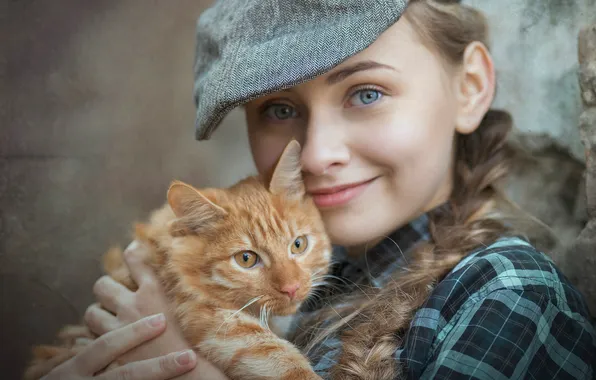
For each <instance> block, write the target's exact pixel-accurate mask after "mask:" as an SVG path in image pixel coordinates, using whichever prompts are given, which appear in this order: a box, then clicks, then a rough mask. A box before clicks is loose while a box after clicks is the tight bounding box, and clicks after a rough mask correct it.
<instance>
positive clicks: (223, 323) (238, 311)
mask: <svg viewBox="0 0 596 380" xmlns="http://www.w3.org/2000/svg"><path fill="white" fill-rule="evenodd" d="M261 298H263V296H262V295H261V296H258V297H255V298H253V299H251V300H250V301H248V302H247V303H246V305H244V306H242V307H241V308H240V309H238V310H237V311H235V312H234V313H233V314H232V315H230V316H229V317H227V318H226V319H224V321H223V322H222V324H221V325H220V326H219V327H218V328H217V330H216V331H215V336H217V333H219V330H221V328H222V327H223V325H225V324H226V323H228V322H229V321H230V320H231V319H232V318H234V317H235V316H236V315H237V314H238V313H240V312H241V311H242V310H244V309H246V308H247V307H249V306H250V305H252V304H253V303H255V302H257V301H258V300H260V299H261Z"/></svg>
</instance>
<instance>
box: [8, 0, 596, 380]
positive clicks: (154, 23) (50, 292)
mask: <svg viewBox="0 0 596 380" xmlns="http://www.w3.org/2000/svg"><path fill="white" fill-rule="evenodd" d="M208 2H209V1H197V0H179V1H177V2H176V6H172V5H171V4H170V3H169V2H147V1H145V0H127V1H124V2H123V1H116V0H104V1H101V2H81V1H75V0H61V1H60V2H59V6H57V5H56V2H42V1H31V0H27V1H11V2H6V4H5V6H4V9H6V12H5V10H4V9H3V10H2V12H0V14H4V13H5V14H8V15H9V17H7V18H6V20H3V22H1V23H0V36H3V37H6V36H10V37H9V38H4V39H0V43H2V44H3V46H1V48H2V57H1V58H2V59H5V58H6V60H5V61H0V63H1V64H2V65H3V67H1V68H0V74H6V75H5V76H4V77H3V78H1V79H2V85H1V87H0V88H2V89H3V90H5V91H4V92H2V93H1V94H0V97H1V98H0V102H1V104H0V118H1V119H0V128H1V138H0V286H1V289H2V300H1V302H2V305H3V307H2V310H1V311H0V313H1V319H2V323H1V324H0V329H1V331H0V342H3V344H1V345H0V350H1V352H0V355H1V356H2V357H3V358H5V360H2V361H0V373H2V374H3V376H4V377H6V378H11V379H12V378H18V376H19V372H20V370H21V368H22V365H23V363H24V359H25V358H26V355H27V354H28V348H29V347H30V346H31V345H32V344H33V343H37V342H47V341H50V340H51V339H52V338H53V337H54V335H55V332H56V330H57V329H58V328H59V327H60V326H62V325H64V324H65V323H76V322H78V320H79V318H80V316H81V315H82V312H83V311H84V310H85V308H86V307H87V305H88V304H89V303H90V302H92V300H93V297H92V295H91V285H92V284H93V282H94V281H95V279H96V278H97V277H98V276H99V275H100V266H99V262H98V258H99V257H100V255H101V254H102V253H103V252H104V251H105V250H106V248H107V247H109V246H110V245H112V244H126V243H127V242H128V241H129V236H130V228H129V226H130V222H131V221H133V220H135V219H139V218H143V217H144V216H145V215H146V214H147V212H149V210H151V209H153V208H154V207H156V205H158V204H160V203H161V202H162V200H163V197H164V192H165V189H166V186H167V184H168V183H169V181H170V180H171V179H172V178H177V179H181V180H185V181H189V182H192V183H197V184H202V185H205V186H223V185H228V184H230V183H232V182H233V181H235V180H236V179H238V178H240V177H241V176H243V175H246V174H248V173H250V172H252V171H253V166H252V163H251V160H250V158H249V151H248V144H247V141H246V137H245V134H244V133H243V129H244V123H243V118H242V115H241V114H240V113H239V112H233V113H232V114H231V115H230V117H228V118H227V119H226V120H225V122H224V125H222V127H221V128H220V129H218V132H217V133H216V134H215V135H214V138H213V140H211V141H207V142H201V143H198V142H196V141H194V139H193V133H194V130H193V113H194V107H193V104H192V96H191V90H192V82H191V77H192V55H193V49H194V48H193V39H194V25H195V19H196V17H197V15H198V14H199V13H200V11H201V10H202V9H203V7H204V6H205V5H206V4H207V3H208ZM468 2H469V3H473V4H475V5H478V6H479V7H480V8H481V9H483V10H485V11H486V12H487V14H488V17H489V19H490V20H491V28H492V31H493V35H494V37H495V38H494V54H495V60H496V65H497V67H498V71H499V90H498V98H497V105H498V106H499V107H506V108H508V109H509V110H511V111H512V114H513V116H514V118H515V120H516V125H517V127H516V128H517V129H516V130H517V132H516V137H515V140H516V141H517V142H518V143H519V144H520V146H521V147H522V148H521V149H520V156H519V158H518V161H517V165H516V167H515V171H514V173H513V174H514V176H513V178H512V180H511V181H510V182H509V183H508V184H507V190H508V193H509V194H510V196H511V197H512V198H513V199H514V200H517V201H518V202H519V203H520V204H521V205H522V206H524V207H525V208H526V209H528V210H529V211H530V212H531V213H532V214H534V215H536V216H537V217H539V218H540V219H541V220H543V221H544V222H545V223H547V224H549V225H550V226H551V229H552V231H551V233H550V234H547V233H545V231H546V230H545V229H536V231H534V232H535V235H536V237H537V240H538V241H539V243H540V244H541V245H543V246H545V247H547V248H549V247H550V248H552V249H551V250H549V252H551V253H552V255H553V256H554V257H555V258H556V260H557V261H558V262H560V263H562V265H563V266H564V267H565V268H568V271H569V274H570V275H571V277H573V278H575V279H577V281H578V282H582V283H585V281H584V280H583V279H585V278H586V277H584V276H583V273H584V272H583V271H585V270H586V269H585V268H586V267H587V264H590V263H593V261H592V262H590V261H589V260H592V259H593V255H592V256H590V252H593V249H592V248H590V247H593V246H590V245H585V244H584V245H582V246H581V247H583V248H581V247H580V248H581V249H583V251H580V249H578V250H576V251H575V252H577V253H575V254H576V255H580V256H582V257H585V258H586V260H587V261H580V260H575V259H573V260H566V257H568V256H566V255H564V252H565V250H566V247H568V246H569V245H570V244H571V242H573V240H574V238H575V237H576V236H577V235H578V234H579V232H580V231H581V230H582V228H583V227H584V224H585V221H587V220H588V215H587V214H586V213H585V212H584V210H585V202H582V200H583V199H585V196H583V195H581V194H582V191H583V189H584V188H585V187H584V184H583V182H582V173H583V170H584V163H583V162H582V160H583V159H584V158H583V157H584V155H583V147H582V146H581V140H580V138H579V134H578V132H577V131H578V129H577V124H578V122H579V115H580V112H581V101H580V97H579V87H578V77H577V45H576V41H577V38H576V36H577V32H578V31H579V25H580V24H584V23H586V24H587V23H588V21H590V19H591V18H592V19H593V18H594V17H596V12H592V13H590V12H588V9H590V6H592V5H594V0H591V1H588V0H577V1H571V2H569V1H546V0H540V1H538V0H535V1H531V0H498V1H497V0H470V1H468ZM545 4H546V5H545ZM557 4H559V5H557ZM561 4H573V5H561ZM559 6H560V7H559ZM592 9H593V8H592ZM591 22H596V21H595V20H592V21H591ZM584 193H585V192H584ZM578 194H579V195H578ZM590 194H593V193H590ZM592 225H593V224H592ZM587 236H588V237H589V236H590V234H589V232H587ZM554 238H557V239H554ZM586 239H587V238H586ZM557 240H558V241H557ZM585 247H587V248H585ZM590 249H592V251H590ZM581 252H583V253H581ZM570 256H571V254H570V255H569V257H570ZM574 257H576V256H574ZM568 261H571V262H573V263H574V264H576V265H575V266H573V265H568ZM592 283H595V282H594V281H592ZM84 289H87V291H85V290H84ZM7 342H8V343H7Z"/></svg>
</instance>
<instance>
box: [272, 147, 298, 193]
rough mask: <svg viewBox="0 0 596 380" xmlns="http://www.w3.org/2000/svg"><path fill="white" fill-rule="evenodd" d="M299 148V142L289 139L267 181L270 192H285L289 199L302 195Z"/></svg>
mask: <svg viewBox="0 0 596 380" xmlns="http://www.w3.org/2000/svg"><path fill="white" fill-rule="evenodd" d="M300 150H301V149H300V144H299V143H298V141H296V140H292V141H290V143H289V144H288V145H287V146H286V147H285V149H284V151H283V153H282V154H281V157H280V158H279V161H278V162H277V165H276V166H275V169H274V171H273V175H272V176H271V182H269V191H270V192H271V193H273V194H285V195H286V196H287V197H289V198H291V199H300V198H302V197H303V196H304V193H305V190H304V182H303V181H302V167H301V165H300Z"/></svg>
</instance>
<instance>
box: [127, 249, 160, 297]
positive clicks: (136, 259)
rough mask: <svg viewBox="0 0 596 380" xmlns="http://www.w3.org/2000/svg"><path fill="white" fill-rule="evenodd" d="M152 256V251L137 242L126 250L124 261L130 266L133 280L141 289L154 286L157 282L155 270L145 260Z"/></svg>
mask: <svg viewBox="0 0 596 380" xmlns="http://www.w3.org/2000/svg"><path fill="white" fill-rule="evenodd" d="M150 255H151V252H150V249H149V248H148V247H147V246H145V245H144V244H142V243H139V242H138V241H136V240H135V241H133V242H132V243H130V244H129V245H128V247H126V249H125V250H124V261H125V262H126V265H127V266H128V270H129V271H130V275H131V277H132V279H133V280H134V282H135V283H137V284H138V285H139V288H140V287H143V286H147V285H152V284H153V283H154V282H155V273H154V272H153V269H152V268H151V267H150V266H148V265H147V264H145V260H146V259H147V258H148V257H149V256H150Z"/></svg>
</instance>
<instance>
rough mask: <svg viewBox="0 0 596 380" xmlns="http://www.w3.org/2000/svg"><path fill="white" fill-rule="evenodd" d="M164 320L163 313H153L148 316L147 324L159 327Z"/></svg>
mask: <svg viewBox="0 0 596 380" xmlns="http://www.w3.org/2000/svg"><path fill="white" fill-rule="evenodd" d="M165 320H166V316H165V315H163V313H159V314H155V315H153V316H151V317H149V325H150V326H151V327H159V326H161V325H162V324H163V323H164V322H165Z"/></svg>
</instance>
